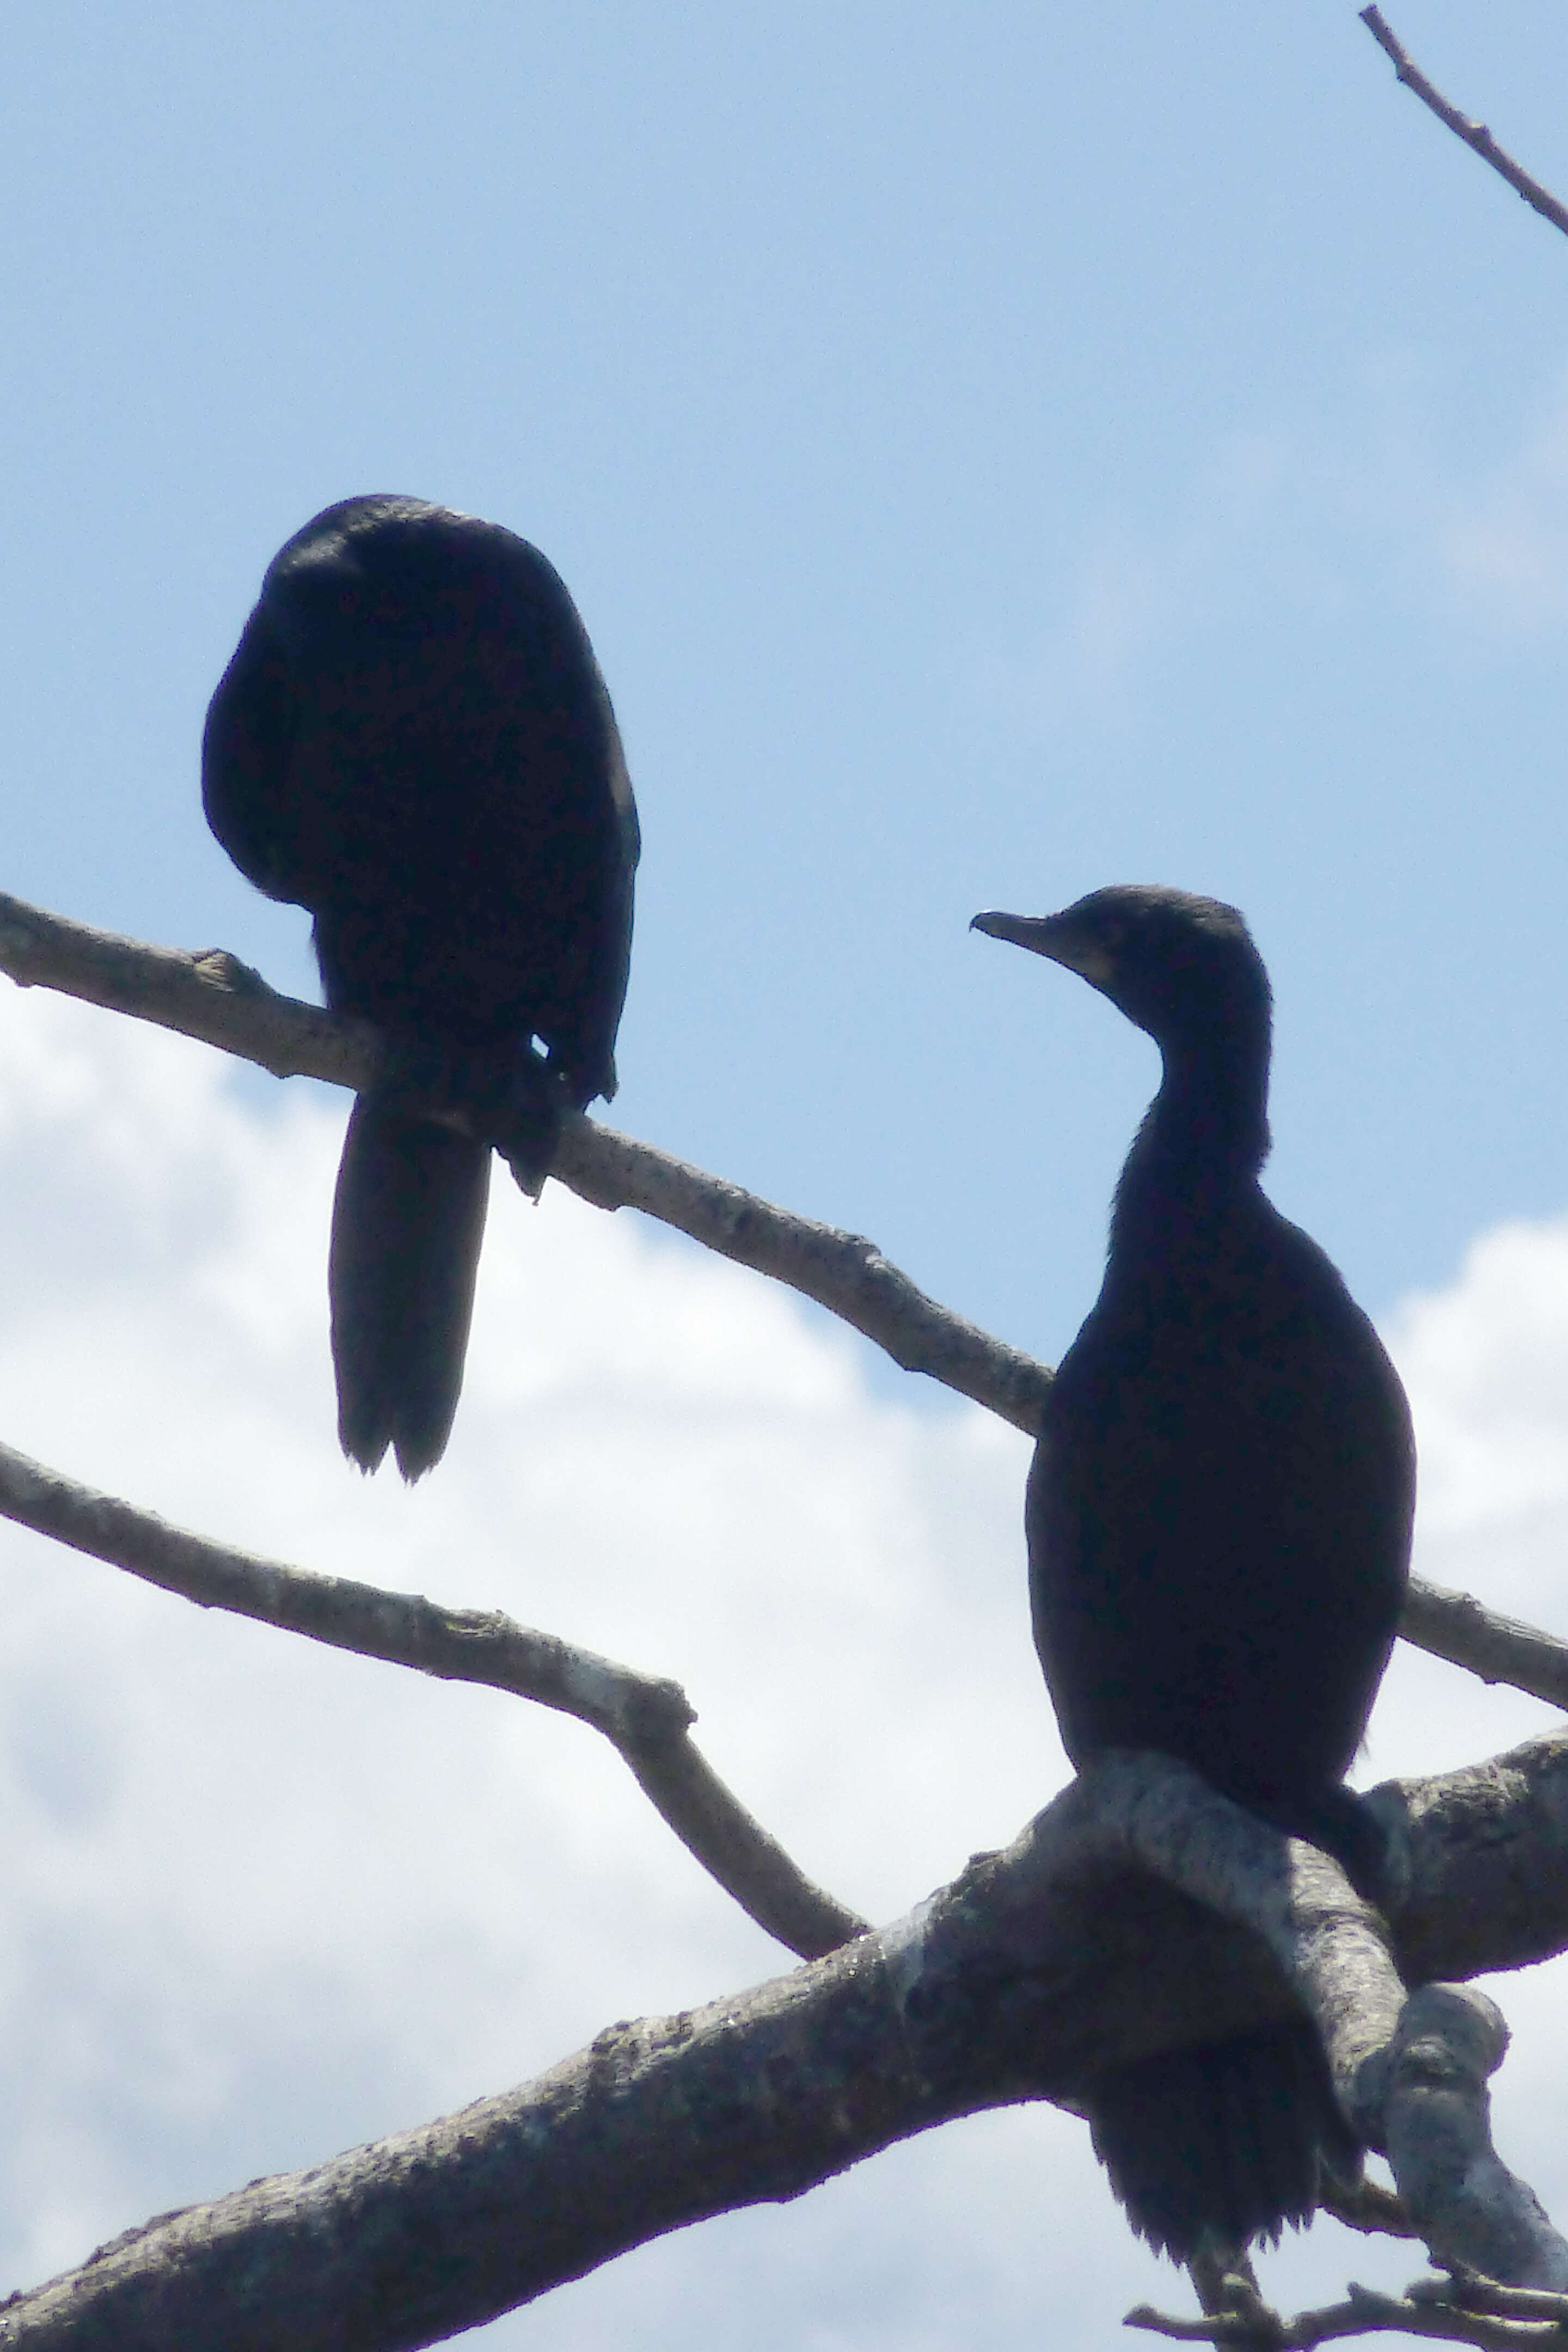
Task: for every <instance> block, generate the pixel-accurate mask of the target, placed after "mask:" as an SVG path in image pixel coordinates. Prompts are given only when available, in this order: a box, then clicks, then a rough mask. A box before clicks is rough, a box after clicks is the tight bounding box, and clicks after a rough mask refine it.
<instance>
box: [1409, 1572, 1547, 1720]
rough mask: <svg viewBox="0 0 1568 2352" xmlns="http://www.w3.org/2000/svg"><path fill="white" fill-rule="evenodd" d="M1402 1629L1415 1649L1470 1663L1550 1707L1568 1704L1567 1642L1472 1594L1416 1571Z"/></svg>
mask: <svg viewBox="0 0 1568 2352" xmlns="http://www.w3.org/2000/svg"><path fill="white" fill-rule="evenodd" d="M1399 1631H1400V1633H1402V1635H1403V1636H1404V1638H1405V1641H1407V1642H1410V1643H1414V1644H1415V1648H1416V1649H1418V1650H1426V1651H1429V1652H1430V1654H1431V1655H1432V1656H1433V1657H1435V1658H1447V1660H1448V1662H1449V1664H1451V1665H1456V1666H1464V1667H1466V1668H1467V1669H1468V1671H1469V1673H1471V1674H1472V1675H1476V1676H1477V1677H1478V1679H1479V1681H1481V1682H1483V1683H1507V1684H1508V1685H1509V1686H1510V1689H1513V1690H1521V1691H1528V1692H1529V1693H1530V1695H1531V1697H1532V1698H1540V1699H1544V1700H1545V1701H1546V1703H1547V1705H1548V1706H1563V1707H1568V1642H1560V1641H1558V1640H1557V1639H1556V1637H1555V1636H1554V1635H1553V1634H1551V1633H1539V1632H1538V1631H1537V1630H1536V1628H1535V1627H1534V1626H1533V1625H1521V1623H1520V1622H1519V1620H1518V1619H1517V1618H1515V1617H1503V1616H1500V1614H1499V1613H1498V1612H1497V1611H1496V1610H1493V1609H1488V1608H1487V1607H1485V1606H1484V1604H1483V1603H1482V1602H1481V1601H1478V1600H1476V1599H1475V1597H1474V1596H1473V1594H1471V1593H1468V1592H1451V1591H1448V1590H1447V1587H1446V1586H1444V1585H1441V1584H1428V1583H1427V1582H1426V1580H1425V1578H1423V1577H1419V1576H1413V1577H1412V1578H1411V1580H1410V1591H1409V1593H1408V1594H1407V1596H1406V1598H1405V1613H1404V1615H1403V1616H1402V1617H1401V1619H1400V1621H1399Z"/></svg>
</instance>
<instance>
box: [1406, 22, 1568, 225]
mask: <svg viewBox="0 0 1568 2352" xmlns="http://www.w3.org/2000/svg"><path fill="white" fill-rule="evenodd" d="M1361 21H1362V23H1363V25H1364V26H1366V28H1367V31H1368V32H1369V33H1370V34H1371V35H1372V37H1373V40H1374V41H1376V43H1377V44H1378V46H1379V47H1380V48H1382V49H1384V51H1385V52H1386V53H1387V55H1388V56H1389V58H1392V60H1393V63H1394V72H1395V73H1396V74H1397V75H1398V76H1399V79H1400V80H1401V81H1402V82H1403V83H1404V84H1405V89H1408V90H1413V91H1414V92H1415V96H1416V97H1417V98H1418V99H1419V100H1421V103H1422V105H1423V106H1429V107H1430V108H1431V110H1432V111H1433V113H1434V114H1435V115H1436V117H1437V120H1438V121H1439V122H1443V123H1446V124H1447V127H1448V129H1449V130H1450V131H1452V132H1453V134H1454V136H1455V138H1456V139H1462V140H1463V141H1464V142H1465V144H1466V146H1467V147H1473V148H1474V149H1475V152H1476V153H1477V154H1478V155H1479V157H1480V158H1481V160H1482V162H1483V163H1489V164H1490V165H1491V167H1492V170H1493V171H1494V172H1500V173H1501V174H1502V176H1503V178H1504V179H1505V180H1506V181H1507V182H1508V184H1509V186H1510V188H1512V189H1513V190H1514V192H1515V194H1518V195H1521V196H1522V197H1523V198H1524V201H1525V203H1526V204H1527V205H1532V206H1533V207H1534V209H1535V211H1537V212H1538V213H1539V214H1540V215H1541V217H1542V220H1549V221H1550V222H1551V223H1552V227H1553V228H1560V229H1561V230H1562V231H1563V235H1564V236H1568V205H1561V204H1559V203H1558V201H1557V198H1556V197H1555V196H1554V195H1553V194H1552V191H1551V189H1550V188H1543V187H1542V184H1541V183H1540V181H1539V180H1532V179H1531V176H1530V173H1528V172H1527V171H1526V170H1525V169H1524V168H1523V166H1522V164H1519V163H1515V162H1514V160H1513V157H1512V156H1511V155H1509V154H1506V153H1505V152H1503V150H1502V149H1501V148H1500V146H1499V145H1498V143H1497V141H1496V140H1495V139H1494V138H1493V137H1492V134H1491V132H1490V131H1489V130H1488V129H1487V126H1486V124H1485V123H1484V122H1475V121H1471V119H1470V117H1469V116H1468V114H1461V113H1460V111H1459V110H1458V107H1457V106H1455V105H1453V104H1451V103H1450V101H1449V100H1447V99H1446V98H1445V97H1444V95H1443V93H1442V91H1441V90H1440V89H1435V88H1434V87H1433V85H1432V83H1431V82H1429V81H1428V80H1427V79H1426V75H1425V74H1424V73H1423V72H1422V70H1421V68H1420V67H1419V66H1418V65H1416V64H1415V60H1414V59H1413V58H1411V56H1410V53H1409V51H1408V50H1407V49H1405V47H1403V45H1402V44H1401V42H1400V40H1399V38H1398V37H1397V36H1396V35H1395V34H1394V32H1393V31H1392V30H1391V29H1390V27H1389V26H1388V24H1387V22H1386V20H1385V19H1384V15H1383V11H1382V10H1381V9H1380V8H1363V10H1362V12H1361Z"/></svg>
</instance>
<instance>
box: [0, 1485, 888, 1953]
mask: <svg viewBox="0 0 1568 2352" xmlns="http://www.w3.org/2000/svg"><path fill="white" fill-rule="evenodd" d="M0 1516H4V1517H6V1518H9V1519H15V1520H16V1522H17V1523H18V1524H19V1525H20V1526H22V1527H26V1528H34V1529H36V1531H37V1533H38V1534H39V1535H45V1536H52V1537H53V1538H55V1539H56V1541H57V1542H59V1543H64V1544H69V1545H70V1546H71V1547H72V1548H73V1549H75V1550H77V1551H84V1552H89V1553H90V1554H91V1555H92V1557H93V1558H94V1559H103V1560H108V1561H109V1562H110V1564H111V1565H112V1566H113V1567H115V1568H123V1569H126V1570H129V1571H130V1573H131V1574H132V1576H139V1577H141V1578H142V1580H144V1581H145V1582H147V1583H149V1584H157V1585H161V1586H162V1587H163V1591H166V1592H177V1593H179V1594H180V1595H181V1596H182V1597H183V1598H184V1599H185V1600H187V1601H196V1602H197V1603H198V1604H199V1605H200V1606H201V1607H202V1608H204V1609H226V1610H229V1611H231V1612H233V1613H234V1614H235V1615H236V1616H240V1617H255V1618H258V1619H259V1620H260V1621H261V1622H262V1623H264V1624H268V1625H277V1626H279V1627H280V1628H282V1629H283V1630H285V1631H286V1632H289V1633H304V1634H307V1635H309V1637H310V1640H311V1641H313V1642H325V1643H330V1644H331V1647H332V1648H334V1649H338V1650H353V1651H356V1652H357V1653H358V1654H359V1655H360V1656H361V1657H366V1658H384V1659H385V1660H387V1661H388V1663H389V1664H395V1665H400V1666H414V1667H416V1668H417V1670H418V1671H419V1673H421V1674H426V1675H438V1676H439V1677H440V1678H441V1679H443V1680H444V1681H447V1682H465V1683H483V1684H485V1685H487V1686H488V1687H489V1688H490V1689H492V1690H503V1691H510V1692H513V1693H514V1694H515V1695H516V1696H518V1697H520V1698H530V1699H534V1700H537V1702H538V1703H539V1705H540V1706H549V1707H554V1708H555V1709H556V1710H557V1711H558V1712H559V1713H560V1714H562V1715H572V1716H575V1717H576V1718H577V1720H578V1721H579V1722H580V1723H586V1724H589V1725H591V1726H592V1727H593V1728H594V1729H595V1731H602V1732H603V1733H604V1735H605V1738H606V1739H608V1740H609V1741H611V1743H612V1744H613V1745H614V1746H615V1747H616V1748H618V1749H619V1751H620V1753H621V1755H622V1756H623V1757H624V1758H625V1759H626V1762H627V1764H629V1765H630V1767H631V1769H632V1770H633V1772H635V1773H636V1775H637V1780H638V1782H639V1783H640V1785H641V1787H642V1788H643V1790H645V1791H646V1793H647V1796H648V1797H649V1798H650V1799H651V1800H652V1801H653V1803H654V1804H655V1805H657V1807H658V1810H659V1811H660V1812H661V1813H662V1814H663V1816H664V1818H665V1820H666V1821H667V1822H668V1824H669V1826H670V1828H671V1829H672V1830H673V1831H674V1832H675V1834H676V1836H677V1837H678V1838H679V1839H680V1840H681V1842H682V1843H683V1844H684V1845H686V1846H687V1847H688V1848H689V1851H690V1852H691V1853H693V1854H694V1855H695V1856H696V1858H697V1860H698V1861H699V1862H700V1864H702V1867H703V1868H704V1870H706V1871H708V1872H709V1873H710V1874H711V1875H712V1876H713V1877H714V1878H716V1879H717V1880H718V1882H719V1884H720V1885H721V1886H722V1887H723V1888H724V1889H725V1891H726V1893H727V1894H730V1895H732V1896H733V1897H734V1899H735V1901H736V1902H737V1903H739V1904H740V1905H741V1906H742V1909H744V1910H745V1911H747V1912H749V1913H750V1915H751V1916H752V1918H753V1919H754V1920H755V1921H756V1922H757V1924H758V1926H759V1927H764V1928H766V1929H767V1931H768V1933H769V1934H770V1935H772V1936H776V1937H778V1939H779V1941H780V1942H781V1943H782V1944H784V1945H785V1946H786V1947H787V1948H788V1949H789V1950H791V1951H792V1952H795V1953H798V1954H799V1955H800V1957H801V1958H805V1959H815V1958H816V1957H817V1955H818V1954H820V1953H822V1952H828V1951H832V1950H833V1949H834V1948H835V1947H836V1946H837V1945H839V1944H842V1943H844V1942H846V1941H847V1939H848V1938H849V1937H853V1936H858V1935H860V1934H861V1933H863V1932H864V1928H865V1922H864V1921H863V1920H862V1919H859V1918H858V1917H857V1916H856V1915H855V1913H854V1912H853V1911H850V1910H848V1909H847V1908H846V1906H844V1905H843V1904H841V1903H838V1902H836V1901H835V1899H834V1897H833V1896H832V1895H826V1894H824V1893H823V1891H822V1889H821V1888H820V1887H818V1886H814V1885H812V1883H811V1881H810V1879H808V1878H807V1877H806V1876H805V1873H804V1872H802V1871H801V1870H799V1869H797V1867H796V1866H795V1864H794V1863H793V1862H792V1861H791V1860H790V1858H789V1856H788V1854H786V1853H784V1849H783V1847H782V1846H780V1845H778V1844H777V1843H775V1842H774V1840H773V1838H771V1837H770V1836H769V1835H768V1832H766V1830H764V1829H763V1827H762V1825H761V1824H760V1822H755V1821H753V1819H752V1816H751V1814H750V1813H749V1812H747V1811H746V1809H745V1807H744V1806H743V1805H742V1804H741V1803H740V1801H738V1799H736V1798H735V1797H734V1796H732V1795H731V1792H730V1790H728V1789H727V1788H726V1787H725V1785H724V1783H723V1781H722V1780H720V1778H719V1776H718V1774H717V1773H716V1772H715V1771H714V1770H713V1769H712V1767H711V1766H710V1764H708V1763H707V1762H706V1761H705V1759H703V1757H702V1756H701V1755H700V1752H699V1751H698V1749H697V1748H695V1747H694V1746H693V1744H692V1742H691V1740H690V1739H689V1737H688V1736H687V1726H688V1725H689V1723H691V1722H692V1721H693V1720H694V1719H695V1718H694V1713H693V1710H692V1708H691V1706H690V1705H689V1702H688V1700H687V1697H686V1695H685V1693H684V1692H683V1691H682V1689H681V1688H680V1685H679V1684H678V1683H673V1682H668V1681H666V1680H663V1679H661V1678H657V1677H655V1676H652V1675H639V1674H635V1673H634V1672H633V1671H632V1669H631V1668H630V1667H629V1666H618V1665H616V1664H613V1663H612V1662H611V1660H610V1659H608V1658H601V1657H596V1656H595V1654H594V1653H593V1652H592V1651H591V1650H579V1649H574V1647H573V1645H572V1644H571V1643H568V1642H563V1641H559V1640H558V1639H557V1638H556V1636H555V1635H554V1634H552V1633H535V1632H534V1631H533V1630H532V1629H531V1627H529V1626H526V1625H519V1624H517V1623H515V1622H514V1621H513V1620H512V1619H511V1618H510V1617H505V1616H502V1615H501V1613H500V1611H499V1610H483V1611H481V1610H478V1609H447V1608H443V1607H441V1606H440V1605H439V1604H438V1603H437V1602H436V1601H426V1599H425V1598H424V1597H423V1595H421V1594H419V1593H410V1592H386V1591H382V1590H381V1589H380V1588H379V1587H378V1586H376V1585H374V1584H358V1583H355V1582H354V1581H353V1579H352V1578H349V1577H344V1576H317V1575H313V1574H311V1573H310V1571H309V1570H305V1569H300V1568H285V1567H284V1566H283V1565H282V1564H281V1562H280V1561H278V1560H271V1559H257V1558H256V1557H255V1556H254V1555H253V1554H252V1553H250V1552H243V1551H231V1550H229V1549H227V1548H226V1546H224V1545H222V1544H215V1543H209V1542H207V1541H206V1540H205V1538H202V1537H200V1536H193V1535H187V1534H186V1533H185V1532H184V1529H183V1528H172V1527H170V1526H169V1524H168V1522H167V1521H166V1520H164V1519H160V1518H155V1517H153V1514H152V1512H150V1511H138V1510H134V1509H132V1507H131V1505H130V1504H129V1503H121V1502H117V1501H115V1499H114V1498H113V1497H112V1496H109V1495H100V1494H98V1493H96V1492H95V1491H94V1490H93V1488H91V1487H90V1486H78V1485H77V1484H76V1483H75V1482H74V1480H72V1479H69V1478H62V1477H61V1476H60V1475H58V1472H56V1471H53V1470H46V1469H45V1468H44V1466H43V1465H42V1464H41V1463H37V1462H30V1461H29V1460H28V1459H27V1457H26V1454H16V1453H13V1452H12V1450H11V1448H10V1447H9V1446H5V1445H0Z"/></svg>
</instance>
